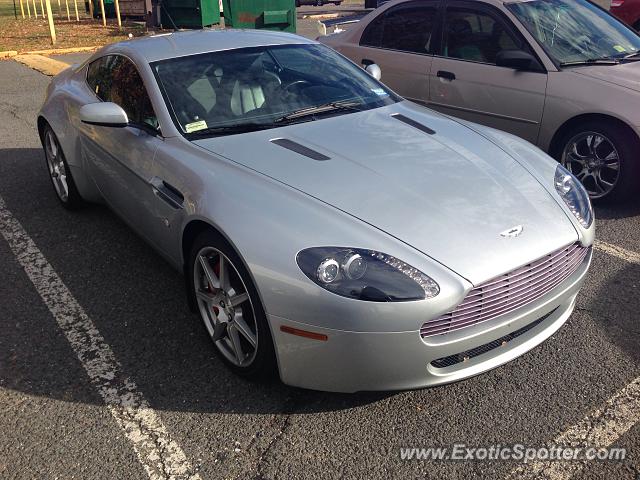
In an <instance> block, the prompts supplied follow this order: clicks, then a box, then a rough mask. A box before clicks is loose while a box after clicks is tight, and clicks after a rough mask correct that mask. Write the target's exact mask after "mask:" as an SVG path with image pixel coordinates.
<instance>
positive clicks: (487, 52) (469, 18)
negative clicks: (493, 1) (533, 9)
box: [444, 7, 521, 64]
mask: <svg viewBox="0 0 640 480" xmlns="http://www.w3.org/2000/svg"><path fill="white" fill-rule="evenodd" d="M520 48H521V42H519V41H517V40H516V39H515V38H514V37H513V36H512V35H511V34H510V33H509V31H508V30H507V28H506V27H505V25H504V23H503V22H502V21H500V20H498V19H497V18H494V17H493V16H492V15H489V14H487V13H485V12H483V11H478V10H474V9H472V8H456V7H453V8H448V9H447V14H446V20H445V29H444V56H445V57H450V58H459V59H461V60H470V61H474V62H482V63H490V64H495V63H496V56H497V54H498V53H499V52H501V51H503V50H518V49H520Z"/></svg>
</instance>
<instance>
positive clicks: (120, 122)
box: [80, 102, 129, 127]
mask: <svg viewBox="0 0 640 480" xmlns="http://www.w3.org/2000/svg"><path fill="white" fill-rule="evenodd" d="M80 120H82V122H84V123H88V124H89V125H99V126H101V127H126V126H127V125H129V117H127V113H126V112H125V111H124V110H123V109H122V107H121V106H120V105H116V104H115V103H112V102H99V103H89V104H87V105H83V106H82V107H80Z"/></svg>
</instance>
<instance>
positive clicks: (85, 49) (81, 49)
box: [20, 45, 100, 55]
mask: <svg viewBox="0 0 640 480" xmlns="http://www.w3.org/2000/svg"><path fill="white" fill-rule="evenodd" d="M98 48H100V47H99V46H97V45H96V46H94V47H71V48H51V49H48V50H30V51H28V52H21V53H20V54H21V55H63V54H65V53H77V52H92V51H94V50H97V49H98Z"/></svg>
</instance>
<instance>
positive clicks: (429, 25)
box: [341, 0, 440, 104]
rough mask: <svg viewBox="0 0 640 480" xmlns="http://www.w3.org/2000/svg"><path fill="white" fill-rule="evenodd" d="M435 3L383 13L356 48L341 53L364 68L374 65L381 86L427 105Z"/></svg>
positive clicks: (427, 0) (422, 0)
mask: <svg viewBox="0 0 640 480" xmlns="http://www.w3.org/2000/svg"><path fill="white" fill-rule="evenodd" d="M439 4H440V2H439V1H437V0H415V1H410V2H404V3H401V4H399V5H395V6H392V7H390V8H388V9H386V10H383V11H382V12H381V13H380V15H378V16H377V17H376V18H374V19H373V20H372V21H371V22H370V23H369V24H368V25H367V26H366V28H365V29H364V31H363V33H362V36H361V38H360V44H359V46H356V47H353V46H346V47H345V48H342V49H341V51H342V52H343V53H344V54H345V55H346V56H347V57H349V58H350V59H351V60H353V61H354V62H355V63H357V64H360V65H362V66H364V67H366V66H367V65H368V64H371V63H376V64H377V65H378V66H379V67H380V69H381V70H382V78H381V80H382V82H383V83H385V84H386V85H388V86H389V87H390V88H391V89H392V90H394V91H395V92H397V93H399V94H400V95H402V96H403V97H405V98H407V99H408V100H413V101H415V102H419V103H423V104H424V103H426V102H427V99H428V97H429V71H430V69H431V61H432V59H433V57H432V54H431V51H432V40H433V38H435V36H436V25H437V17H438V5H439Z"/></svg>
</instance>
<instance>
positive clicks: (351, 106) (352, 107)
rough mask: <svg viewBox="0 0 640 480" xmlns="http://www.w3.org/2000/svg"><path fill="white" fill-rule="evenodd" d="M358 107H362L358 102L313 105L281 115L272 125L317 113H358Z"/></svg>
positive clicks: (360, 109)
mask: <svg viewBox="0 0 640 480" xmlns="http://www.w3.org/2000/svg"><path fill="white" fill-rule="evenodd" d="M358 105H362V104H361V103H360V102H345V101H338V102H327V103H323V104H321V105H314V106H313V107H305V108H300V109H298V110H294V111H293V112H289V113H287V114H286V115H282V116H281V117H279V118H276V119H275V120H274V121H273V123H282V122H286V121H288V120H294V119H297V118H304V117H310V116H314V115H317V114H319V113H326V112H332V111H335V110H348V111H352V112H360V111H362V108H358Z"/></svg>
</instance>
